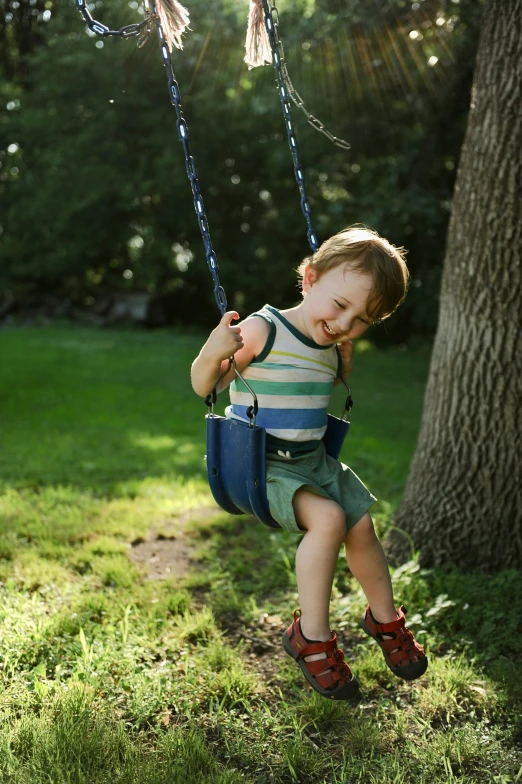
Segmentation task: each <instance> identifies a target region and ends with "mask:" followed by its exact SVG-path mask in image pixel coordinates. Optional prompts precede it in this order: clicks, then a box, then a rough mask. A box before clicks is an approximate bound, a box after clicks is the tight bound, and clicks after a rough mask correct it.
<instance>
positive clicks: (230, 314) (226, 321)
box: [219, 310, 239, 327]
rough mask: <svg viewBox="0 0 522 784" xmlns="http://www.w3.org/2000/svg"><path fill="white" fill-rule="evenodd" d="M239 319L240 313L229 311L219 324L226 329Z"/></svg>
mask: <svg viewBox="0 0 522 784" xmlns="http://www.w3.org/2000/svg"><path fill="white" fill-rule="evenodd" d="M238 318H239V313H236V311H235V310H227V312H226V313H225V314H224V316H223V318H222V319H221V321H220V322H219V323H220V324H224V325H225V326H226V327H229V326H230V325H231V323H232V322H233V321H236V319H238Z"/></svg>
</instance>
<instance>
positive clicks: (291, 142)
mask: <svg viewBox="0 0 522 784" xmlns="http://www.w3.org/2000/svg"><path fill="white" fill-rule="evenodd" d="M262 2H263V11H264V14H265V27H266V32H267V34H268V40H269V41H270V48H271V50H272V62H273V65H274V70H275V72H276V78H277V88H278V90H279V98H280V99H281V106H282V108H283V117H284V119H285V127H286V134H287V136H288V146H289V147H290V152H291V153H292V159H293V162H294V175H295V179H296V182H297V186H298V188H299V193H300V195H301V209H302V211H303V215H304V216H305V218H306V224H307V226H308V231H307V236H308V242H309V244H310V247H311V249H312V253H315V252H316V250H317V248H318V247H319V244H318V242H317V234H316V233H315V230H314V227H313V226H312V208H311V207H310V202H309V201H308V196H307V194H306V189H305V180H304V173H303V167H302V166H301V161H300V160H299V153H298V150H297V140H296V137H295V131H294V123H293V120H292V111H291V109H290V102H289V100H288V96H289V93H288V91H287V88H286V85H285V80H284V76H283V69H282V66H281V63H282V62H283V61H282V60H281V54H280V51H279V44H280V43H281V42H280V41H279V39H278V37H277V31H276V25H275V22H274V19H273V16H272V11H271V9H270V6H269V5H268V0H262ZM274 8H275V6H274ZM276 11H277V9H276Z"/></svg>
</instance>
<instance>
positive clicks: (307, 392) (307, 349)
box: [226, 305, 341, 446]
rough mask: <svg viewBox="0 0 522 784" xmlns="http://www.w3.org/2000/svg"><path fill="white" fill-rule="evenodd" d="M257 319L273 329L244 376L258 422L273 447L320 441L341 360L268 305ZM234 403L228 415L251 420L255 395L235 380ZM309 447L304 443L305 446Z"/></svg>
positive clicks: (232, 385) (233, 384) (332, 347)
mask: <svg viewBox="0 0 522 784" xmlns="http://www.w3.org/2000/svg"><path fill="white" fill-rule="evenodd" d="M252 316H257V317H261V318H264V319H265V320H266V321H267V322H268V324H269V325H270V331H269V334H268V338H267V341H266V344H265V346H264V348H263V350H262V351H261V353H260V354H259V355H258V356H257V357H255V358H254V359H253V360H252V362H251V363H250V365H248V367H246V368H245V369H244V370H243V372H242V375H243V376H244V378H245V380H246V381H247V382H248V384H249V385H250V386H251V387H252V389H253V390H254V392H255V393H256V395H257V399H258V403H259V413H258V415H257V419H256V424H258V425H259V426H260V427H263V428H265V430H266V432H267V435H268V436H269V437H271V439H270V440H272V442H273V443H275V442H276V441H277V440H279V439H282V440H285V441H297V442H310V441H319V440H320V439H322V437H323V436H324V433H325V430H326V425H327V421H328V420H327V417H328V413H327V408H328V403H329V400H330V395H331V393H332V389H333V385H334V381H335V378H336V376H337V375H338V373H339V371H340V361H341V360H340V356H339V354H338V352H337V349H336V347H335V346H320V345H318V344H317V343H315V342H314V341H313V340H310V338H307V337H306V336H305V335H303V334H302V333H301V332H299V330H298V329H297V328H296V327H294V325H293V324H291V323H290V322H289V321H288V320H287V319H286V318H285V317H284V316H283V315H282V314H281V313H280V312H279V311H278V310H277V309H276V308H273V307H271V306H270V305H265V306H264V307H263V308H262V309H261V310H260V311H259V312H257V313H253V314H252ZM230 402H231V405H230V406H228V408H227V409H226V416H227V417H233V418H236V419H242V420H244V421H245V422H248V418H247V416H246V410H247V408H248V407H249V406H251V405H252V395H251V394H250V392H249V391H248V389H247V388H246V387H245V386H244V384H243V383H242V382H241V381H240V380H239V379H238V378H235V379H234V380H233V381H232V383H231V384H230ZM303 446H304V444H303Z"/></svg>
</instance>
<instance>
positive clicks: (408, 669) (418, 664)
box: [360, 606, 428, 681]
mask: <svg viewBox="0 0 522 784" xmlns="http://www.w3.org/2000/svg"><path fill="white" fill-rule="evenodd" d="M360 623H361V626H362V628H363V629H364V631H365V632H366V634H369V635H370V637H373V639H374V640H377V642H378V643H379V645H380V646H381V649H382V652H383V654H384V659H385V661H386V664H387V665H388V667H389V668H390V670H391V671H392V672H393V674H394V675H397V676H398V677H399V678H404V680H406V681H413V680H415V678H420V676H421V675H424V673H425V672H426V669H427V667H428V657H427V656H426V654H425V653H424V648H423V647H422V645H419V643H418V642H415V638H414V637H413V634H412V633H411V632H410V630H409V629H407V628H406V609H405V608H404V607H400V608H399V610H398V612H397V620H396V621H391V622H390V623H377V621H375V620H374V618H373V616H372V613H371V610H370V607H369V606H368V607H367V608H366V611H365V613H364V615H363V617H362V618H361V622H360ZM384 635H390V637H389V639H386V638H385V636H384ZM415 658H416V659H417V661H413V660H414V659H415Z"/></svg>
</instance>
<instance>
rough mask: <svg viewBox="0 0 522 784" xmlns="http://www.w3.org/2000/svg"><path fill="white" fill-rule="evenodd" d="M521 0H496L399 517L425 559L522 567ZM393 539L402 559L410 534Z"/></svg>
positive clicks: (491, 3) (486, 28)
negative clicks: (416, 436) (414, 441)
mask: <svg viewBox="0 0 522 784" xmlns="http://www.w3.org/2000/svg"><path fill="white" fill-rule="evenodd" d="M521 31H522V0H488V1H487V3H486V6H485V10H484V18H483V23H482V29H481V37H480V42H479V48H478V53H477V62H476V68H475V76H474V82H473V89H472V96H471V109H470V114H469V120H468V126H467V130H466V135H465V139H464V144H463V147H462V153H461V160H460V166H459V172H458V175H457V180H456V185H455V192H454V197H453V204H452V213H451V221H450V226H449V232H448V243H447V250H446V258H445V261H444V270H443V276H442V286H441V296H440V315H439V325H438V330H437V334H436V337H435V343H434V346H433V355H432V360H431V368H430V374H429V379H428V384H427V388H426V395H425V400H424V412H423V417H422V424H421V428H420V433H419V437H418V442H417V447H416V451H415V454H414V457H413V460H412V463H411V466H410V473H409V476H408V481H407V485H406V490H405V493H404V498H403V501H402V505H401V507H400V509H399V511H398V513H397V516H396V520H395V524H396V525H397V526H398V527H399V528H400V529H403V530H404V531H406V532H408V533H409V534H410V536H411V537H412V539H413V542H414V545H415V547H416V548H418V549H419V550H420V551H421V560H422V562H423V563H424V564H425V565H431V566H440V565H443V564H450V563H451V564H456V565H457V566H459V567H461V568H464V569H482V570H486V571H494V570H497V569H501V568H508V567H519V568H522V154H521V150H522V35H521ZM389 545H390V549H391V551H392V553H393V554H395V555H396V556H398V557H399V558H403V557H404V556H405V555H406V554H407V553H408V552H409V544H408V542H407V539H406V537H405V536H404V534H401V533H400V532H397V531H392V533H391V534H390V537H389Z"/></svg>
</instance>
